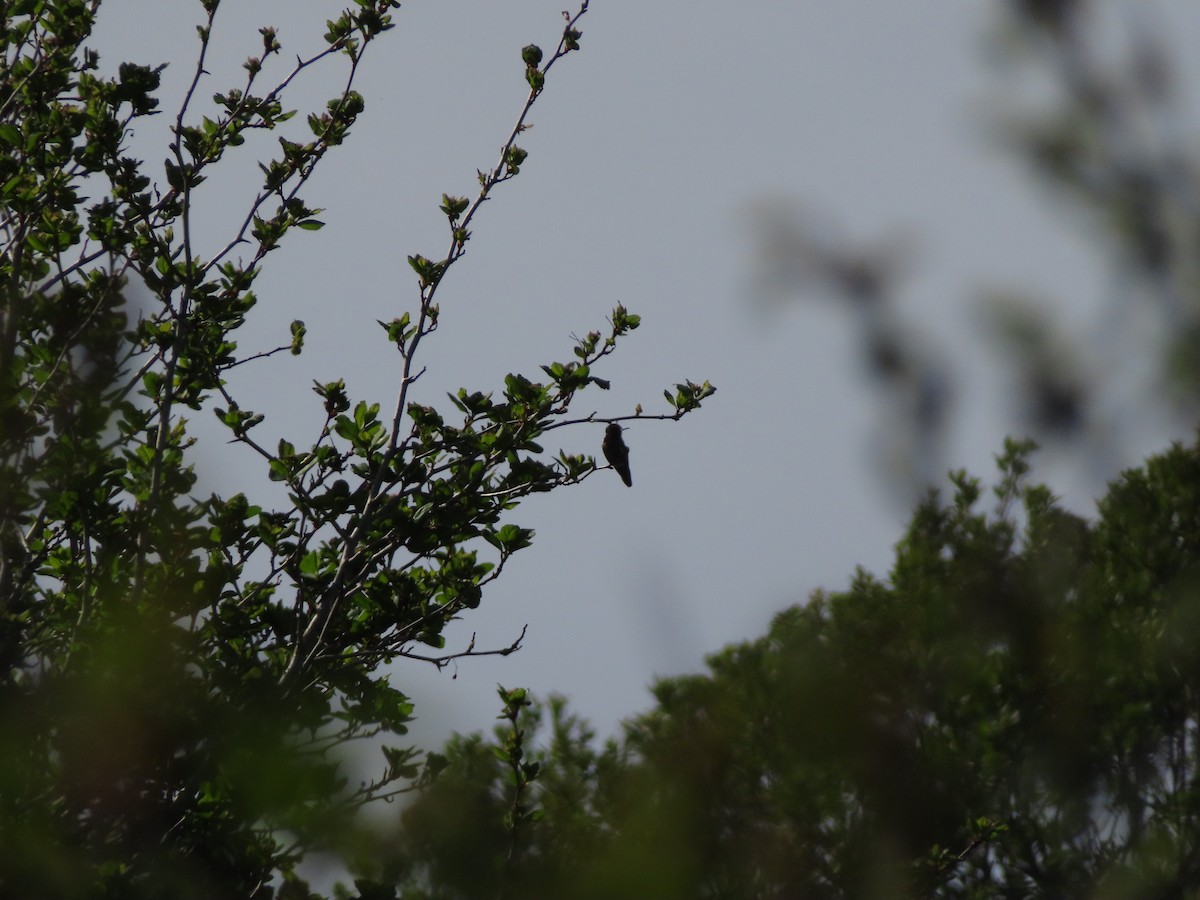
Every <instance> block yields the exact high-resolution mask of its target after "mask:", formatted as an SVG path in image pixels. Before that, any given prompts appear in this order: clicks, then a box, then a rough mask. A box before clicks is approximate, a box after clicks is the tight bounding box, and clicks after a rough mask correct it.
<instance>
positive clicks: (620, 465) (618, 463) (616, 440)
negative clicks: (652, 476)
mask: <svg viewBox="0 0 1200 900" xmlns="http://www.w3.org/2000/svg"><path fill="white" fill-rule="evenodd" d="M621 431H622V429H621V426H620V425H618V424H617V423H616V422H610V423H609V424H608V428H606V429H604V443H602V444H601V445H600V449H601V450H603V451H604V458H605V459H607V460H608V464H609V465H610V466H612V467H613V468H614V469H616V470H617V474H618V475H620V476H621V480H622V481H623V482H625V486H626V487H633V476H632V475H630V474H629V448H628V447H626V446H625V441H624V439H622V437H621Z"/></svg>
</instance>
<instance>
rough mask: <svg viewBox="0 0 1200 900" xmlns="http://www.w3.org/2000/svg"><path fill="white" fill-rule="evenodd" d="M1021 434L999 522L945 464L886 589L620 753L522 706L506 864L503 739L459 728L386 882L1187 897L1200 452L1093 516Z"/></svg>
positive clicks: (1159, 465) (553, 707) (1112, 494)
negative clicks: (525, 780) (1052, 487)
mask: <svg viewBox="0 0 1200 900" xmlns="http://www.w3.org/2000/svg"><path fill="white" fill-rule="evenodd" d="M1030 446H1031V445H1028V444H1024V445H1019V444H1015V443H1010V445H1009V446H1008V447H1007V449H1006V451H1005V453H1004V454H1003V456H1001V457H999V458H998V463H999V467H1000V473H1001V477H1000V480H999V483H998V485H997V486H996V487H995V488H994V499H995V504H994V508H993V509H992V510H991V511H987V510H986V509H984V507H986V506H987V505H988V504H987V503H986V502H985V501H986V494H985V492H984V491H983V490H982V489H981V487H980V485H979V483H978V482H977V481H976V480H975V479H972V478H969V477H968V476H967V475H966V474H964V473H957V474H955V475H954V476H953V479H952V480H953V482H954V492H953V496H952V497H951V498H949V499H948V500H943V499H941V498H939V497H938V496H937V495H936V494H931V495H930V496H929V498H928V499H927V500H926V501H925V502H924V503H923V504H922V505H921V506H920V507H919V508H918V509H917V510H916V511H915V513H914V514H913V517H912V520H911V523H910V524H909V527H908V530H907V532H906V534H905V536H904V538H903V539H902V540H901V541H900V542H899V544H898V545H897V547H896V559H895V563H894V565H893V567H892V569H891V572H890V573H889V574H888V576H887V577H886V578H878V577H876V576H873V575H870V574H868V573H866V572H862V571H860V572H858V573H857V574H856V575H855V577H854V579H853V582H852V583H851V584H850V586H849V587H848V588H847V589H846V590H844V591H841V592H838V593H833V594H817V595H815V596H813V597H812V598H811V599H810V601H809V602H808V603H807V604H805V605H801V606H796V607H793V608H791V609H788V610H785V611H783V612H781V613H780V614H779V615H778V616H777V617H776V619H775V621H774V623H773V624H772V626H771V628H770V630H769V632H768V633H767V634H766V635H765V636H764V637H762V638H760V639H758V640H756V641H752V642H749V643H745V644H740V645H734V646H730V647H727V648H726V649H724V650H722V651H721V652H720V653H717V654H715V655H713V656H711V657H710V658H709V660H708V667H709V671H708V673H707V674H704V675H696V676H689V677H681V678H671V679H666V680H663V681H660V682H659V683H658V684H657V685H656V686H655V688H654V694H655V697H656V699H657V703H656V706H655V708H654V709H653V710H652V711H650V712H649V713H646V714H644V715H642V716H640V717H638V718H636V719H633V720H631V721H630V722H628V723H627V724H626V726H625V729H624V732H623V734H622V735H621V736H620V738H619V740H615V741H611V742H609V743H608V744H607V746H605V747H603V748H601V749H597V748H596V747H595V742H594V740H593V736H592V735H591V734H590V732H589V731H588V729H587V728H586V726H585V725H584V724H583V723H582V722H580V721H579V720H578V719H576V718H574V717H573V716H572V715H570V714H569V713H568V712H567V710H566V708H565V704H564V702H563V701H562V700H561V699H552V700H551V701H550V702H549V704H548V705H546V706H545V707H539V706H536V705H535V706H534V707H533V708H532V709H530V710H527V711H526V713H525V714H524V721H523V724H522V726H521V729H520V737H521V741H522V743H523V744H524V745H525V746H524V750H523V754H522V756H521V758H522V759H523V760H525V761H527V762H528V761H531V760H532V761H533V762H536V764H537V776H536V779H535V781H534V782H533V784H532V787H530V786H529V785H527V784H526V785H524V786H523V798H524V799H523V801H522V802H523V803H524V804H525V808H528V807H529V806H534V807H536V808H537V810H538V811H539V812H540V816H539V817H536V818H534V817H531V824H530V825H529V827H528V828H526V829H525V831H524V833H523V835H522V836H521V839H520V844H519V846H518V847H517V848H516V850H515V851H514V850H513V848H512V847H511V846H510V844H509V842H508V835H507V834H506V833H505V830H504V829H503V828H502V827H501V824H500V823H502V822H503V816H504V814H505V810H506V809H507V807H508V805H509V804H511V802H512V797H513V790H514V789H513V780H512V778H511V777H510V775H509V772H508V766H507V765H506V762H505V760H506V758H507V757H508V756H509V755H510V754H511V753H512V747H513V744H514V741H513V734H514V729H513V725H512V723H511V722H510V723H508V724H506V725H505V726H503V727H502V728H500V729H499V730H498V732H497V736H496V738H495V739H494V740H491V741H488V740H484V739H483V738H482V737H481V736H479V735H476V736H473V737H468V738H456V739H455V740H454V741H452V742H451V744H450V745H449V746H448V747H447V748H446V757H447V760H446V767H445V769H444V770H443V771H442V773H441V775H440V776H439V778H438V779H437V780H436V781H435V783H434V784H433V785H432V786H431V787H430V788H429V789H428V790H427V791H424V792H423V793H422V795H421V797H420V798H419V799H418V800H417V801H416V802H415V803H413V804H412V805H411V806H410V807H409V808H408V809H407V810H406V811H405V812H404V814H403V817H402V818H403V821H402V823H401V825H400V827H399V828H398V830H397V833H396V835H395V836H394V837H392V838H387V839H383V840H381V843H380V846H379V847H377V848H372V856H373V861H374V862H375V863H376V866H377V868H376V873H377V874H378V875H381V876H383V877H386V878H390V879H392V883H393V884H394V883H396V882H397V881H399V882H400V883H401V884H407V886H408V890H407V891H405V892H404V896H422V897H431V898H433V897H436V898H468V897H471V898H473V897H494V896H501V895H504V896H534V897H596V898H600V897H605V898H607V897H636V898H643V897H644V898H673V897H678V898H695V897H729V898H732V897H746V898H750V897H753V898H763V897H805V898H822V897H828V898H847V897H859V898H883V897H888V898H898V897H914V898H916V897H941V898H976V900H982V898H996V897H1056V898H1058V897H1062V898H1070V897H1089V898H1108V900H1127V898H1128V900H1132V898H1165V897H1189V896H1195V895H1196V894H1197V892H1198V891H1200V851H1198V850H1197V848H1200V756H1198V745H1197V733H1198V729H1200V661H1198V659H1197V656H1196V653H1195V647H1196V646H1197V643H1198V642H1200V613H1198V612H1197V605H1196V596H1197V590H1198V589H1200V446H1191V447H1183V446H1175V447H1173V448H1172V449H1170V450H1169V451H1168V452H1166V453H1164V454H1162V455H1161V456H1157V457H1155V458H1153V459H1151V460H1149V461H1148V462H1147V463H1146V465H1145V466H1144V467H1142V468H1139V469H1135V470H1131V471H1128V472H1126V473H1124V474H1123V475H1122V476H1121V478H1120V479H1119V480H1118V481H1116V482H1114V483H1113V484H1112V485H1111V487H1110V490H1109V491H1108V494H1107V495H1106V496H1105V497H1104V498H1103V499H1102V501H1101V502H1100V514H1099V518H1098V519H1097V521H1095V522H1094V523H1091V522H1087V521H1085V520H1083V519H1080V518H1078V517H1077V516H1075V515H1072V514H1071V513H1069V512H1066V511H1064V510H1063V509H1062V508H1060V507H1059V506H1058V504H1057V502H1056V500H1055V498H1054V496H1053V495H1052V494H1051V492H1050V491H1049V490H1048V489H1047V488H1046V487H1044V486H1041V485H1035V484H1030V483H1029V482H1028V478H1027V471H1026V470H1027V463H1026V455H1027V453H1028V451H1029V449H1030ZM547 718H548V723H547V721H546V720H547ZM539 727H542V728H548V731H549V735H548V739H547V740H546V742H545V744H544V746H540V747H537V748H536V749H535V744H536V741H535V737H534V735H535V733H536V731H537V729H538V728H539ZM502 878H505V879H507V884H508V885H509V886H510V887H511V886H513V885H519V886H520V888H519V890H511V891H506V890H503V885H502V882H501V879H502Z"/></svg>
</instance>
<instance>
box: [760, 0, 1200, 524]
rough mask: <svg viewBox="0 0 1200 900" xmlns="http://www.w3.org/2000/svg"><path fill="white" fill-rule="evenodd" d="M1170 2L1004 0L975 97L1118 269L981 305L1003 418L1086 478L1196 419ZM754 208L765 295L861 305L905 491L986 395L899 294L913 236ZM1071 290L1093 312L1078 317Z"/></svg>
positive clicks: (910, 491)
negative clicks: (1048, 291)
mask: <svg viewBox="0 0 1200 900" xmlns="http://www.w3.org/2000/svg"><path fill="white" fill-rule="evenodd" d="M1160 7H1161V5H1160V4H1153V3H1143V2H1140V0H1117V2H1112V3H1108V2H1096V0H1007V2H1005V3H998V4H995V9H994V14H995V15H996V18H997V24H996V27H995V29H994V31H993V33H992V34H991V36H990V40H989V42H988V51H989V52H988V57H989V60H990V61H991V62H992V63H993V64H994V68H993V75H994V81H993V85H994V89H993V90H991V91H990V92H989V93H988V95H987V96H986V97H984V98H981V101H980V103H979V104H978V107H979V108H982V109H986V110H987V112H986V115H987V116H988V119H987V122H988V124H989V127H990V129H991V130H990V133H989V134H988V138H989V139H992V140H995V141H996V142H997V143H998V144H999V145H1000V146H1002V147H1004V148H1006V149H1007V150H1008V151H1009V152H1010V154H1011V155H1012V156H1013V157H1015V158H1016V159H1018V160H1020V162H1021V163H1022V164H1023V165H1024V166H1025V167H1026V170H1027V171H1028V172H1029V173H1030V174H1031V175H1032V178H1033V180H1034V181H1035V183H1036V186H1037V187H1038V189H1039V191H1040V193H1041V194H1042V195H1043V196H1045V197H1046V198H1048V199H1050V200H1052V201H1055V202H1057V203H1059V205H1060V207H1061V208H1062V210H1063V211H1064V217H1063V218H1064V219H1065V220H1066V221H1067V222H1069V223H1070V224H1071V225H1072V226H1077V227H1078V226H1081V227H1082V228H1083V229H1084V230H1085V237H1086V239H1087V241H1088V242H1089V243H1090V244H1092V245H1093V246H1094V247H1096V248H1097V250H1098V251H1099V253H1100V257H1099V260H1100V265H1101V266H1102V267H1106V268H1107V270H1108V271H1107V275H1108V284H1107V286H1106V290H1105V296H1104V297H1100V298H1093V297H1078V298H1058V297H1047V296H1040V295H1038V294H1036V293H1035V292H1033V291H1031V290H1030V289H1029V287H1028V286H1026V285H1021V284H1000V285H996V286H992V287H989V288H987V289H986V290H985V291H984V296H983V297H982V302H981V304H980V309H981V312H982V313H983V315H982V316H981V319H982V321H983V322H984V324H985V334H984V337H985V339H986V341H987V342H988V344H990V345H991V349H992V350H994V351H995V354H996V356H997V358H998V359H999V360H1000V362H1001V364H1002V365H1003V366H1004V367H1005V369H1006V370H1007V371H1008V372H1009V373H1010V376H1011V377H1010V378H1009V380H1008V385H1009V387H1010V388H1011V390H1010V391H1009V392H1008V395H1007V397H1006V400H1007V405H1008V407H1009V412H1010V415H1011V423H1010V425H1009V426H1008V427H1007V428H1006V430H1007V431H1008V432H1009V433H1017V434H1028V435H1030V436H1032V437H1034V438H1035V439H1037V440H1038V441H1039V442H1041V443H1042V444H1044V445H1046V446H1047V448H1050V447H1062V448H1065V449H1067V450H1068V451H1069V452H1070V453H1071V454H1072V455H1071V457H1070V458H1071V459H1072V460H1076V461H1077V460H1078V459H1080V458H1083V459H1086V460H1088V465H1087V467H1086V468H1087V471H1088V473H1089V477H1088V478H1087V481H1088V483H1089V486H1092V487H1095V488H1099V486H1100V485H1101V484H1102V483H1103V481H1104V480H1106V479H1107V478H1110V477H1111V476H1112V475H1113V473H1114V471H1115V470H1116V468H1117V467H1118V466H1119V465H1120V464H1121V463H1120V462H1119V461H1121V460H1125V461H1131V460H1132V459H1136V458H1138V457H1139V456H1140V454H1141V453H1142V452H1144V450H1143V448H1144V447H1145V435H1146V434H1147V433H1150V434H1157V435H1160V436H1161V438H1162V440H1167V439H1168V438H1169V437H1180V436H1183V435H1186V434H1188V433H1189V432H1190V429H1191V428H1192V426H1193V424H1194V423H1195V422H1196V421H1197V419H1198V418H1200V265H1198V263H1197V254H1196V252H1195V248H1196V247H1197V246H1198V245H1200V155H1198V154H1197V151H1196V148H1195V142H1194V140H1193V136H1194V135H1193V132H1194V130H1195V124H1196V123H1195V113H1194V110H1195V93H1194V91H1195V85H1194V84H1191V85H1189V84H1188V83H1187V80H1186V78H1185V77H1184V74H1183V70H1184V67H1183V66H1181V65H1179V64H1177V62H1176V61H1175V60H1173V59H1172V53H1171V49H1170V48H1171V47H1172V46H1175V47H1180V46H1182V47H1186V44H1182V45H1180V44H1179V43H1178V42H1177V41H1175V40H1174V38H1175V37H1176V36H1175V35H1171V34H1169V33H1165V30H1164V29H1165V26H1164V25H1163V23H1162V19H1164V18H1165V16H1164V15H1163V11H1162V9H1161V8H1160ZM1189 87H1190V88H1191V89H1192V91H1193V93H1192V94H1191V95H1190V96H1189V95H1188V88H1189ZM1068 213H1069V215H1066V214H1068ZM754 226H755V228H756V230H757V231H758V237H757V239H756V241H757V244H756V250H757V253H758V257H759V258H758V259H757V260H756V265H755V273H756V279H757V284H756V286H757V289H758V291H759V293H760V294H761V295H762V296H763V297H764V298H768V299H773V300H774V301H775V302H776V303H778V302H779V301H780V300H784V299H788V300H791V299H794V298H796V297H797V296H801V295H803V296H808V295H810V294H813V293H816V294H824V295H828V296H832V297H834V298H836V299H837V300H838V301H839V302H840V303H841V305H842V307H843V308H844V309H845V310H846V313H847V315H850V316H852V317H853V321H854V322H855V325H856V327H857V329H858V333H859V335H860V348H861V350H860V360H861V362H862V367H863V369H864V371H866V372H867V373H869V375H870V376H871V378H872V380H873V383H874V385H875V388H876V390H877V391H878V392H879V393H880V394H881V395H882V397H883V399H884V402H883V403H882V404H881V410H882V414H881V415H882V422H881V426H880V428H879V430H878V431H879V434H878V441H879V443H880V444H881V445H882V446H883V448H884V449H883V452H882V454H881V457H882V459H883V461H884V462H885V463H886V468H887V470H888V473H889V474H890V475H892V476H894V477H895V480H896V481H897V482H899V483H900V484H899V486H900V487H901V488H903V490H901V491H900V492H899V493H900V496H902V497H903V498H904V502H905V504H906V505H907V504H908V502H909V500H910V498H914V497H917V496H919V495H920V493H921V492H922V491H923V490H924V489H925V488H926V487H927V486H928V485H930V484H932V483H935V482H936V480H937V479H938V478H939V477H940V474H941V473H942V472H944V471H945V470H946V468H947V467H948V466H949V465H950V463H949V462H948V459H949V447H950V439H951V437H952V436H953V427H952V426H953V425H954V423H955V419H956V413H959V412H960V411H961V410H963V409H965V408H967V407H968V406H974V405H977V404H978V403H980V402H981V398H979V397H977V396H969V397H968V396H965V395H964V393H963V391H962V385H963V384H964V383H966V382H967V379H965V378H963V377H962V374H961V373H960V372H959V371H958V367H959V366H962V365H971V362H970V361H967V362H965V363H964V362H962V361H959V362H955V361H954V360H955V356H956V354H955V352H954V350H955V349H956V348H950V347H947V346H943V345H941V344H939V343H937V341H936V339H934V338H932V337H931V336H930V330H929V329H927V328H922V327H921V323H920V322H919V321H917V320H916V317H915V316H914V315H910V314H909V313H908V312H907V311H904V310H902V308H901V306H902V304H901V300H900V295H901V290H902V288H903V276H904V275H905V274H906V272H905V265H904V263H905V262H906V259H907V252H906V247H905V244H904V243H903V242H902V241H900V240H898V239H897V238H896V237H894V236H892V237H887V238H885V239H881V240H877V241H874V242H870V241H868V242H862V243H855V242H854V241H851V240H847V239H844V238H840V237H838V236H837V235H836V232H835V230H834V229H833V227H832V223H831V222H830V217H828V216H822V215H816V214H814V213H812V212H811V211H806V210H803V209H798V208H797V207H796V206H795V204H789V203H785V202H782V201H776V202H772V203H767V204H764V205H763V206H762V207H760V208H759V209H758V211H757V214H756V216H755V218H754ZM1064 309H1070V310H1072V311H1076V312H1078V311H1083V310H1087V311H1088V320H1087V321H1086V322H1082V323H1081V322H1079V321H1074V322H1068V321H1067V320H1066V318H1065V317H1064V315H1063V311H1064ZM1114 361H1121V364H1120V365H1115V364H1114ZM1134 454H1136V455H1134ZM1077 468H1078V467H1077Z"/></svg>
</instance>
